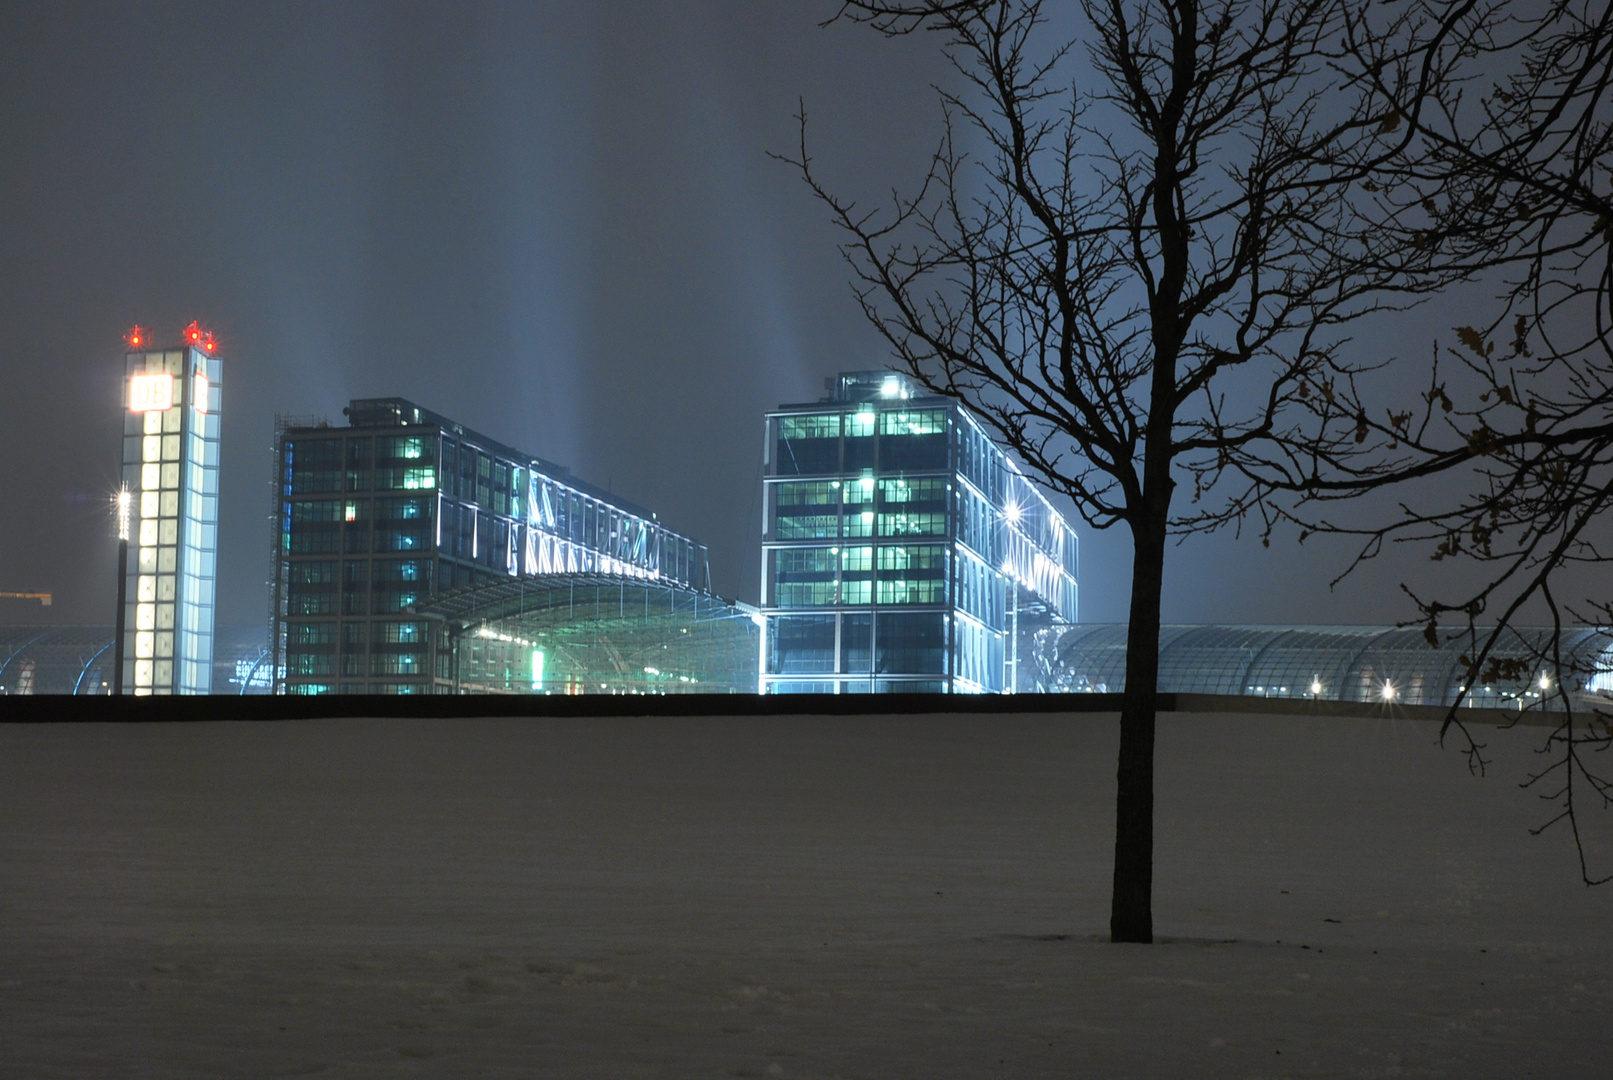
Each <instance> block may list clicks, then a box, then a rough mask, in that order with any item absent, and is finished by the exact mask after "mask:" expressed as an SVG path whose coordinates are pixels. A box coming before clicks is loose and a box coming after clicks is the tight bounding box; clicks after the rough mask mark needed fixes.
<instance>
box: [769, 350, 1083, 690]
mask: <svg viewBox="0 0 1613 1080" xmlns="http://www.w3.org/2000/svg"><path fill="white" fill-rule="evenodd" d="M765 455H766V457H765V465H764V477H765V480H764V484H765V489H766V491H765V495H766V497H765V500H764V507H765V510H764V515H765V520H764V522H763V558H762V609H763V612H764V613H765V616H766V633H765V640H764V644H763V651H764V655H763V658H762V677H761V683H762V690H763V692H764V693H774V694H782V693H857V692H881V693H884V692H904V691H905V692H939V693H1003V692H1015V691H1030V690H1039V689H1044V688H1045V686H1044V683H1045V681H1046V680H1045V678H1044V676H1043V671H1044V670H1045V669H1046V665H1038V664H1037V663H1035V662H1034V657H1035V656H1036V655H1040V654H1041V653H1044V652H1047V651H1048V648H1047V646H1048V644H1049V640H1050V639H1049V635H1050V634H1054V632H1055V631H1056V629H1057V628H1059V627H1064V626H1067V625H1068V624H1070V623H1073V622H1075V620H1076V609H1077V592H1076V536H1075V531H1074V530H1073V529H1072V528H1071V527H1070V526H1069V524H1068V523H1067V522H1066V521H1065V520H1064V518H1063V517H1062V516H1061V515H1060V514H1059V513H1058V512H1057V511H1056V510H1054V509H1053V507H1052V505H1051V504H1050V503H1049V502H1048V501H1047V499H1046V498H1044V497H1043V496H1042V495H1041V493H1040V492H1039V491H1038V490H1037V489H1036V487H1035V486H1034V485H1033V484H1032V483H1031V482H1030V481H1029V480H1028V479H1027V478H1026V477H1025V476H1024V475H1023V474H1022V473H1021V472H1020V470H1019V468H1018V466H1016V465H1015V464H1014V462H1013V461H1012V460H1011V459H1010V458H1008V456H1007V455H1006V454H1004V453H1003V451H1002V450H1001V448H999V447H998V446H997V445H996V443H994V442H993V441H992V439H991V438H990V436H988V435H987V434H986V431H985V429H984V428H983V427H982V425H981V424H980V423H979V421H977V420H976V419H975V417H974V416H973V415H972V414H971V413H970V411H969V410H968V409H967V408H965V407H964V406H963V405H962V404H960V403H959V402H957V401H955V400H952V399H950V398H944V397H936V396H931V395H927V394H926V392H925V391H923V390H922V388H920V387H919V386H918V385H917V384H915V383H914V382H912V381H911V380H909V379H907V378H905V377H903V376H901V375H896V374H892V373H889V372H882V371H868V372H847V373H843V374H841V375H840V376H839V378H838V380H836V382H835V383H834V384H833V393H832V395H831V396H830V397H828V398H825V399H824V400H822V401H818V402H812V403H809V404H799V405H783V406H780V407H779V408H778V409H777V410H775V411H773V412H771V413H769V414H768V416H767V442H766V451H765Z"/></svg>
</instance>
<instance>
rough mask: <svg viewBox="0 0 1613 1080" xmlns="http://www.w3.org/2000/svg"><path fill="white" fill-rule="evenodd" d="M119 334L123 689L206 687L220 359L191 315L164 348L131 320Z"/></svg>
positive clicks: (193, 690)
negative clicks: (124, 525)
mask: <svg viewBox="0 0 1613 1080" xmlns="http://www.w3.org/2000/svg"><path fill="white" fill-rule="evenodd" d="M125 340H126V341H127V343H128V346H129V349H128V352H127V353H126V354H125V356H124V382H123V397H124V414H123V486H124V490H125V491H127V492H128V493H129V500H128V501H129V509H130V521H129V534H130V537H129V539H130V543H129V546H128V549H127V550H128V553H127V555H126V556H125V557H124V565H123V567H122V571H123V575H124V589H123V592H124V611H123V613H122V614H123V618H122V620H121V624H122V627H123V630H122V635H121V640H119V642H118V653H119V661H120V664H121V667H122V688H123V692H124V693H125V694H136V695H141V696H144V695H148V694H205V693H208V692H209V691H210V690H211V689H212V683H213V593H214V582H215V579H216V576H217V564H218V448H219V438H218V436H219V384H220V382H221V379H222V375H223V365H222V364H220V362H219V360H218V358H217V357H216V356H214V355H213V351H214V345H213V338H212V335H211V334H209V333H207V332H206V331H204V330H201V329H199V328H198V327H197V325H196V324H195V323H191V324H190V326H188V327H186V329H185V333H184V336H183V340H182V341H181V343H180V344H179V345H178V346H176V347H173V348H166V349H153V348H151V347H150V345H151V343H150V340H149V337H148V335H147V334H146V332H145V331H144V330H142V329H140V328H139V327H135V328H134V330H132V331H130V333H129V335H128V337H127V338H126V339H125Z"/></svg>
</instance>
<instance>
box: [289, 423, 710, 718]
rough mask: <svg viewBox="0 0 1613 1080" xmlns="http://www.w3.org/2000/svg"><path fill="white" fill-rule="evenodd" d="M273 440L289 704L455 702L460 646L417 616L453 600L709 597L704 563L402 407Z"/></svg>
mask: <svg viewBox="0 0 1613 1080" xmlns="http://www.w3.org/2000/svg"><path fill="white" fill-rule="evenodd" d="M344 411H345V412H346V414H347V417H348V425H349V426H348V427H346V428H337V427H330V426H328V425H319V424H316V423H313V422H312V421H307V422H303V423H294V424H286V425H283V426H282V428H281V430H280V432H279V437H278V440H277V457H276V468H277V472H276V494H275V514H276V528H275V574H274V582H273V606H274V627H273V634H272V638H271V648H272V650H273V651H274V653H275V659H274V668H275V670H276V672H277V680H276V682H277V686H278V688H279V690H280V692H282V693H290V694H329V693H354V694H357V693H371V694H423V693H451V692H452V691H453V689H454V679H453V663H452V643H451V639H450V635H449V634H448V632H447V629H446V626H445V624H444V623H443V622H442V620H441V619H440V618H431V617H428V616H425V615H423V614H421V613H420V612H419V611H417V607H416V606H417V605H418V604H420V603H421V602H422V601H424V600H426V599H427V598H430V597H435V596H438V595H440V594H442V593H445V592H448V591H449V590H453V589H463V588H467V587H471V586H478V585H486V584H489V583H492V582H497V581H501V580H510V579H521V578H527V577H533V576H537V575H544V574H555V573H596V574H610V575H621V576H625V577H631V578H642V579H645V580H651V581H665V582H668V583H670V584H674V585H681V586H686V587H689V588H692V589H696V590H704V589H705V588H706V584H707V563H706V549H705V548H704V547H703V546H702V545H700V544H697V543H695V542H694V541H692V540H690V539H688V538H687V537H683V536H679V535H678V534H676V533H674V532H672V531H670V530H669V529H667V528H665V527H664V526H662V525H661V524H659V523H658V522H657V521H656V520H655V515H654V514H652V513H650V512H649V511H647V510H643V509H640V508H638V507H635V506H632V505H631V504H629V503H626V502H623V501H622V500H620V499H616V498H613V497H612V496H610V495H609V494H607V493H605V492H602V491H600V490H598V489H597V488H594V487H592V486H590V485H588V484H585V483H583V482H582V481H580V480H578V479H576V478H574V477H573V476H572V475H571V473H570V472H569V471H568V470H567V469H565V468H563V467H561V466H558V465H555V464H552V463H550V462H546V461H543V460H542V459H540V458H536V457H534V456H532V455H530V454H525V453H522V452H521V451H519V450H515V449H513V448H511V447H508V446H505V445H503V444H501V443H499V442H496V441H494V440H492V439H489V438H487V437H486V436H483V435H479V434H477V433H476V432H474V431H470V430H468V429H466V428H465V427H463V426H462V425H460V424H456V423H454V422H453V421H451V420H448V419H446V418H445V417H442V416H439V415H438V414H436V413H433V412H429V411H428V410H425V409H422V408H420V407H419V406H417V405H414V404H413V403H411V402H408V401H404V400H402V399H401V398H379V399H367V400H358V401H353V402H352V403H351V404H350V405H349V406H348V408H347V409H346V410H344Z"/></svg>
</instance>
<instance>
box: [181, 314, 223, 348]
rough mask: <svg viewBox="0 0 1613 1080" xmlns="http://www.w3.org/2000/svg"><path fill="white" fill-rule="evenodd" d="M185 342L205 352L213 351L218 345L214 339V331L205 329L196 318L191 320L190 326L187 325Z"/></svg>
mask: <svg viewBox="0 0 1613 1080" xmlns="http://www.w3.org/2000/svg"><path fill="white" fill-rule="evenodd" d="M184 343H185V344H186V345H194V346H196V347H197V348H198V349H200V350H202V352H204V353H211V352H212V351H213V350H214V349H215V348H217V347H218V346H217V343H216V342H215V341H214V340H213V331H211V330H203V329H202V327H201V324H200V323H198V322H196V321H195V320H194V319H192V320H191V324H190V325H189V326H187V327H185V333H184Z"/></svg>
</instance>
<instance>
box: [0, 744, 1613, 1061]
mask: <svg viewBox="0 0 1613 1080" xmlns="http://www.w3.org/2000/svg"><path fill="white" fill-rule="evenodd" d="M1484 734H1485V735H1486V736H1487V737H1488V738H1489V739H1490V741H1491V744H1492V748H1493V749H1494V750H1495V752H1496V754H1497V756H1498V758H1499V761H1498V765H1497V769H1496V771H1495V772H1494V773H1493V774H1492V776H1491V777H1490V778H1489V779H1484V780H1476V779H1472V778H1470V777H1469V776H1468V775H1467V772H1466V769H1465V767H1464V764H1463V762H1462V759H1461V757H1460V756H1459V755H1458V754H1456V753H1454V752H1452V751H1440V750H1438V749H1437V748H1435V747H1434V746H1433V739H1434V735H1435V726H1434V725H1432V724H1430V723H1427V722H1423V721H1408V720H1357V719H1337V718H1332V719H1319V718H1309V719H1299V718H1290V717H1277V716H1240V715H1228V714H1203V715H1167V716H1164V717H1162V718H1161V729H1160V740H1159V793H1160V797H1159V806H1158V823H1159V824H1158V828H1159V847H1158V852H1157V855H1158V859H1157V870H1156V878H1155V919H1156V928H1157V931H1158V932H1159V933H1160V934H1161V935H1162V937H1163V939H1164V941H1163V942H1162V943H1161V944H1158V945H1155V946H1151V947H1150V946H1112V945H1109V944H1107V943H1106V942H1105V941H1104V936H1105V931H1106V928H1107V921H1108V874H1109V869H1110V859H1109V855H1110V850H1109V849H1110V846H1111V844H1112V814H1113V811H1112V806H1111V803H1112V798H1113V777H1112V772H1113V766H1114V756H1115V741H1116V721H1115V718H1114V717H1113V716H1112V715H1075V716H1068V717H1060V716H1026V717H989V716H964V717H957V716H939V717H889V716H887V717H852V718H825V717H809V718H710V719H693V720H691V719H620V718H617V719H599V720H586V721H581V720H519V719H509V720H485V721H481V720H477V721H441V720H432V721H420V720H411V721H379V720H348V721H330V722H292V723H265V724H255V725H249V724H229V723H218V724H196V725H143V726H142V725H128V726H102V725H82V726H69V725H62V726H26V725H17V726H0V1076H4V1077H7V1078H9V1077H30V1078H32V1077H74V1078H79V1077H101V1076H106V1077H111V1076H117V1077H129V1076H153V1077H192V1076H195V1077H204V1076H205V1077H214V1076H223V1075H230V1076H301V1075H319V1076H327V1077H357V1076H423V1077H424V1076H433V1077H435V1076H448V1077H461V1076H463V1077H470V1076H486V1077H494V1076H511V1077H515V1076H555V1077H573V1076H575V1077H611V1078H621V1077H638V1076H644V1077H707V1076H709V1077H727V1076H754V1077H832V1076H839V1077H844V1078H847V1080H851V1078H854V1077H855V1078H861V1077H867V1078H931V1077H971V1078H973V1077H1041V1076H1048V1077H1052V1076H1060V1077H1081V1076H1091V1077H1110V1076H1135V1077H1193V1076H1208V1077H1221V1076H1226V1077H1282V1076H1306V1077H1308V1076H1328V1077H1334V1076H1338V1077H1353V1076H1360V1077H1378V1076H1449V1077H1523V1076H1535V1077H1570V1078H1572V1077H1606V1076H1613V1014H1610V1006H1613V966H1610V964H1609V960H1610V959H1613V886H1610V887H1604V888H1602V889H1597V890H1587V889H1586V888H1585V887H1584V886H1583V885H1581V884H1580V883H1579V880H1578V874H1577V869H1576V866H1575V863H1574V861H1573V856H1572V852H1571V850H1570V848H1569V846H1568V841H1567V836H1566V834H1564V835H1554V834H1548V835H1547V836H1545V837H1542V838H1538V839H1537V838H1531V837H1530V836H1529V835H1528V833H1527V831H1526V829H1527V827H1528V826H1530V825H1533V824H1537V823H1538V822H1539V821H1541V820H1543V818H1544V817H1545V816H1546V810H1545V807H1544V805H1543V804H1539V803H1537V802H1536V801H1535V799H1534V797H1533V795H1532V794H1530V793H1524V792H1520V791H1518V790H1517V788H1516V786H1515V784H1516V781H1517V779H1518V778H1519V777H1520V776H1521V775H1522V770H1523V769H1524V768H1526V767H1527V766H1529V765H1530V764H1531V763H1532V758H1533V755H1532V754H1530V752H1529V750H1530V748H1531V747H1532V746H1534V745H1535V744H1536V743H1538V741H1539V739H1540V737H1541V732H1540V730H1539V729H1529V730H1520V731H1513V732H1506V731H1496V730H1494V729H1487V730H1485V732H1484ZM1598 816H1600V817H1605V816H1606V815H1600V814H1599V815H1598ZM1603 854H1607V853H1605V852H1604V853H1603Z"/></svg>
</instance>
